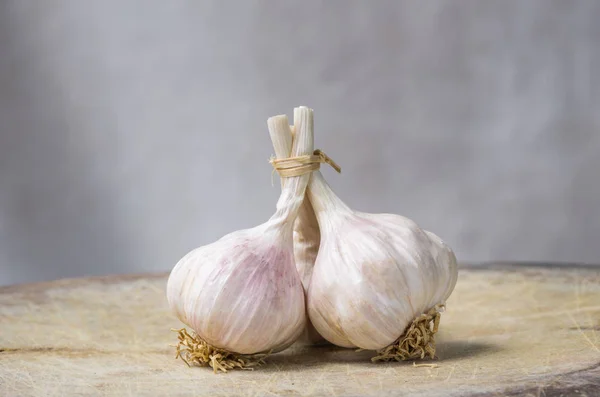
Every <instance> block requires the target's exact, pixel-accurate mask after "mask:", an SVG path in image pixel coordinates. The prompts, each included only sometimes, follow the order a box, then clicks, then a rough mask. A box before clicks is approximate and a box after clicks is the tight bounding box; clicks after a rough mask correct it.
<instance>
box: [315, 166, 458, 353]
mask: <svg viewBox="0 0 600 397" xmlns="http://www.w3.org/2000/svg"><path fill="white" fill-rule="evenodd" d="M308 194H309V197H310V200H311V203H312V204H313V207H314V209H315V213H316V215H317V218H318V220H319V226H320V229H321V245H320V248H319V254H318V256H317V260H316V263H315V267H314V269H313V274H312V280H311V284H310V288H309V291H308V303H307V304H308V313H309V317H310V320H311V322H312V323H313V325H314V326H315V328H316V329H317V331H318V332H319V333H320V334H321V335H323V336H324V337H325V338H326V339H327V340H328V341H330V342H331V343H333V344H336V345H338V346H343V347H358V348H362V349H369V350H377V349H382V348H384V347H387V346H389V345H391V344H392V343H393V342H394V341H396V340H397V339H398V338H399V337H400V336H401V335H402V333H403V332H404V330H405V329H406V327H407V326H408V325H409V324H410V323H411V322H412V321H413V320H414V319H415V318H416V317H417V316H419V315H421V314H423V313H425V312H427V311H428V310H429V309H431V308H432V307H434V306H435V305H437V304H441V303H444V302H445V301H446V299H447V298H448V297H449V296H450V294H451V292H452V290H453V289H454V286H455V284H456V279H457V276H458V270H457V263H456V258H455V256H454V254H453V253H452V250H450V248H448V247H447V246H446V245H445V244H444V243H443V242H442V241H441V240H440V239H439V238H438V237H437V236H435V235H434V234H432V233H429V232H427V231H425V230H422V229H421V228H419V227H418V226H417V224H416V223H414V222H413V221H411V220H410V219H408V218H405V217H402V216H399V215H393V214H365V213H360V212H355V211H352V210H351V209H350V208H348V207H347V206H346V205H345V204H344V203H343V202H342V201H341V200H340V199H339V198H338V197H337V196H336V195H335V194H334V193H333V192H332V191H331V189H330V188H329V186H328V185H327V183H326V182H325V180H324V179H323V176H322V175H321V173H320V172H314V173H313V176H312V179H311V183H310V185H309V192H308Z"/></svg>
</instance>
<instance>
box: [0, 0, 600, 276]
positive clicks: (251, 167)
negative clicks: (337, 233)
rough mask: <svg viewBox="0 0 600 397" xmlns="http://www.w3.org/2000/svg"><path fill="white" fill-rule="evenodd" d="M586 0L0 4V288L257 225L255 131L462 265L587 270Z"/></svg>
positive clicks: (99, 267)
mask: <svg viewBox="0 0 600 397" xmlns="http://www.w3.org/2000/svg"><path fill="white" fill-rule="evenodd" d="M599 21H600V2H598V1H594V0H590V1H547V0H539V1H533V0H514V1H506V0H497V1H455V2H449V1H428V2H421V1H410V2H409V1H345V0H344V1H341V0H340V1H334V0H329V1H241V0H240V1H222V0H214V1H191V0H189V1H159V0H153V1H116V0H112V1H100V0H98V1H79V0H72V1H69V0H52V1H51V0H45V1H31V0H12V1H11V0H4V1H2V2H0V284H10V283H17V282H26V281H35V280H44V279H53V278H59V277H73V276H82V275H91V274H105V273H128V272H146V271H166V270H169V269H170V268H171V267H172V266H173V265H174V264H175V262H176V261H177V260H178V259H179V258H180V257H181V256H182V255H183V254H185V253H186V252H187V251H188V250H190V249H191V248H194V247H195V246H199V245H203V244H206V243H209V242H212V241H213V240H215V239H217V238H219V237H220V236H222V235H223V234H225V233H227V232H230V231H232V230H235V229H239V228H245V227H250V226H253V225H255V224H258V223H260V222H262V221H264V220H266V219H267V218H268V217H269V216H270V215H271V214H272V212H273V210H274V206H275V202H276V199H277V196H278V194H279V187H278V183H277V181H276V183H275V185H274V187H272V186H271V169H270V167H269V164H268V163H267V159H268V158H269V156H270V155H271V153H272V152H273V150H272V149H271V146H270V141H269V138H268V133H267V129H266V119H267V117H269V116H272V115H275V114H280V113H288V114H291V112H292V108H293V107H294V106H298V105H307V106H310V107H312V108H314V109H315V128H316V129H315V131H316V144H317V147H321V148H323V149H325V150H326V151H327V153H328V154H330V155H331V156H332V157H333V158H334V159H335V160H336V161H338V162H339V163H340V164H341V165H342V168H343V173H342V174H341V175H336V174H334V172H332V171H330V170H325V176H326V177H327V178H328V179H329V181H330V183H331V184H332V186H333V187H334V189H335V190H336V191H337V192H338V193H339V195H340V196H341V197H342V198H343V199H344V200H346V201H347V202H348V204H349V205H351V206H353V207H355V208H357V209H360V210H363V211H368V212H394V213H400V214H403V215H405V216H408V217H411V218H413V219H414V220H415V221H417V222H418V223H419V224H421V225H422V226H423V227H426V228H428V229H430V230H432V231H434V232H435V233H437V234H439V235H440V236H441V237H442V238H444V239H445V240H447V242H448V243H449V244H450V245H451V246H453V247H454V248H455V250H456V253H457V256H458V257H459V259H460V260H462V261H470V262H472V261H486V260H495V259H501V260H510V259H518V260H542V261H579V262H600V210H599V208H598V205H599V204H600V183H599V182H600V177H599V174H600V80H599V77H598V74H599V72H600V22H599Z"/></svg>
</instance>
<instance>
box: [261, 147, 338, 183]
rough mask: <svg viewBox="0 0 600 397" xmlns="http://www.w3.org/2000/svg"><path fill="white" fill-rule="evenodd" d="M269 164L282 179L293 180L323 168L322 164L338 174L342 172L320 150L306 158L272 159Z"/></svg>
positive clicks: (305, 156)
mask: <svg viewBox="0 0 600 397" xmlns="http://www.w3.org/2000/svg"><path fill="white" fill-rule="evenodd" d="M269 163H271V165H272V166H273V168H274V169H275V171H277V173H278V174H279V176H281V177H282V178H291V177H293V176H300V175H304V174H308V173H309V172H313V171H317V170H318V169H319V168H321V163H325V164H329V165H330V166H331V167H332V168H333V169H334V170H336V171H337V172H342V168H341V167H340V166H339V165H337V163H336V162H335V161H333V160H332V159H331V158H330V157H329V156H328V155H326V154H325V153H323V152H322V151H321V150H319V149H317V150H315V151H314V152H313V154H307V155H304V156H297V157H288V158H285V159H277V158H271V159H270V160H269Z"/></svg>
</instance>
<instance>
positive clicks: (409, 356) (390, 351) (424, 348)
mask: <svg viewBox="0 0 600 397" xmlns="http://www.w3.org/2000/svg"><path fill="white" fill-rule="evenodd" d="M444 308H445V306H444V304H440V305H436V306H435V307H433V308H432V309H430V310H429V311H428V312H427V313H424V314H421V315H420V316H418V317H417V318H415V319H414V320H413V322H412V323H411V324H410V325H409V326H408V327H407V328H406V331H404V333H403V334H402V336H400V338H398V339H397V340H396V341H395V342H394V343H392V344H391V345H389V346H388V347H385V348H383V349H380V350H377V356H375V357H373V358H371V361H373V362H378V361H405V360H415V359H424V358H426V357H428V358H431V359H434V358H435V338H434V336H435V333H436V332H437V331H438V328H439V325H440V317H441V313H442V311H443V310H444Z"/></svg>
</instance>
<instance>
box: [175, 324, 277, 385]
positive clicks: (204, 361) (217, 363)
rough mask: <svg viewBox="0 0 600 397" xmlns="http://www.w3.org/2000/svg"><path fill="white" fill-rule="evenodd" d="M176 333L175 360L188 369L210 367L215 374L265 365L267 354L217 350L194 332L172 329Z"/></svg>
mask: <svg viewBox="0 0 600 397" xmlns="http://www.w3.org/2000/svg"><path fill="white" fill-rule="evenodd" d="M171 331H175V332H177V334H178V335H177V337H178V339H179V343H178V344H177V345H175V348H176V353H177V354H176V355H175V358H176V359H177V358H181V359H182V360H183V362H184V363H186V364H187V366H188V367H191V365H190V363H192V364H193V365H197V366H200V367H206V366H210V367H211V368H212V369H213V372H214V373H215V374H216V373H217V372H218V371H223V372H227V370H228V369H234V368H240V369H250V370H252V369H254V368H253V367H256V366H259V365H262V364H264V363H265V361H264V360H265V358H266V357H267V356H268V355H269V353H267V354H250V355H249V354H236V353H232V352H229V351H227V350H225V349H218V348H216V347H213V346H211V345H209V344H208V343H206V341H205V340H203V339H202V338H200V337H199V336H198V335H196V333H195V332H194V331H192V333H191V334H190V333H188V331H187V330H186V329H185V328H182V329H172V330H171Z"/></svg>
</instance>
